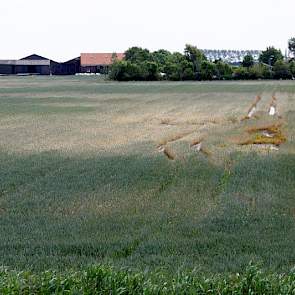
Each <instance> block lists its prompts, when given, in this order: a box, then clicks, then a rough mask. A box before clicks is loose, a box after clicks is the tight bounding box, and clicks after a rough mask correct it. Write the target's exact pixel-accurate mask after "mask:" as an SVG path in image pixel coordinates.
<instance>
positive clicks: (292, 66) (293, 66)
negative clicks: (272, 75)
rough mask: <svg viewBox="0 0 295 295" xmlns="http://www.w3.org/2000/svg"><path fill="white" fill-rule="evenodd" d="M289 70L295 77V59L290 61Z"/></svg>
mask: <svg viewBox="0 0 295 295" xmlns="http://www.w3.org/2000/svg"><path fill="white" fill-rule="evenodd" d="M289 71H290V72H291V74H292V76H293V77H295V61H294V60H293V61H291V62H290V63H289Z"/></svg>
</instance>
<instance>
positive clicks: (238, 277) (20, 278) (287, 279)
mask: <svg viewBox="0 0 295 295" xmlns="http://www.w3.org/2000/svg"><path fill="white" fill-rule="evenodd" d="M0 293H1V294H295V272H290V273H288V274H284V275H279V274H267V273H264V272H263V271H261V270H260V269H259V268H257V267H256V266H253V265H250V266H249V267H248V268H247V269H246V271H245V272H244V273H242V274H234V275H216V276H211V277H202V276H199V275H196V274H194V272H186V273H182V272H179V273H177V274H176V275H174V276H167V275H165V274H164V273H161V272H152V273H142V272H138V273H135V272H130V271H127V270H114V269H112V268H110V267H104V266H97V267H91V268H88V269H86V270H84V271H80V272H67V273H56V272H50V271H47V272H43V273H40V274H32V273H28V272H21V273H17V272H14V271H8V270H2V271H0Z"/></svg>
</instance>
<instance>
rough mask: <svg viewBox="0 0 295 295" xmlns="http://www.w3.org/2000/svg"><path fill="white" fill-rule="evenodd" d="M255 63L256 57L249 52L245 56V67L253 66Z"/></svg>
mask: <svg viewBox="0 0 295 295" xmlns="http://www.w3.org/2000/svg"><path fill="white" fill-rule="evenodd" d="M253 65H254V58H253V56H252V55H251V54H247V55H245V56H244V59H243V62H242V66H243V67H245V68H249V67H252V66H253Z"/></svg>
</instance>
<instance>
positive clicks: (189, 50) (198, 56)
mask: <svg viewBox="0 0 295 295" xmlns="http://www.w3.org/2000/svg"><path fill="white" fill-rule="evenodd" d="M184 55H185V57H186V59H187V60H188V61H189V62H191V63H192V64H193V71H194V72H195V75H196V78H197V77H198V75H200V72H201V66H202V62H203V61H206V60H207V58H206V56H205V55H204V54H203V52H202V51H201V50H199V49H198V48H197V47H196V46H193V45H190V44H186V45H185V49H184Z"/></svg>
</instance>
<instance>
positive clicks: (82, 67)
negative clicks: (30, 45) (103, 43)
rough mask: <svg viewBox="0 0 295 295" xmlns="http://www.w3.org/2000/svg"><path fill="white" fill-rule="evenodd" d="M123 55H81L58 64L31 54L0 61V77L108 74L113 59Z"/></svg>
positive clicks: (120, 58)
mask: <svg viewBox="0 0 295 295" xmlns="http://www.w3.org/2000/svg"><path fill="white" fill-rule="evenodd" d="M123 57H124V54H123V53H118V54H116V53H82V54H81V56H80V57H77V58H74V59H71V60H69V61H66V62H63V63H58V62H56V61H53V60H50V59H48V58H45V57H43V56H40V55H37V54H32V55H29V56H27V57H24V58H22V59H19V60H0V75H75V74H77V73H108V70H109V66H110V65H111V64H112V63H113V61H114V60H115V59H118V60H122V59H123Z"/></svg>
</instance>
